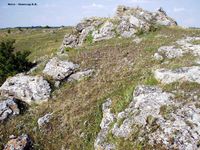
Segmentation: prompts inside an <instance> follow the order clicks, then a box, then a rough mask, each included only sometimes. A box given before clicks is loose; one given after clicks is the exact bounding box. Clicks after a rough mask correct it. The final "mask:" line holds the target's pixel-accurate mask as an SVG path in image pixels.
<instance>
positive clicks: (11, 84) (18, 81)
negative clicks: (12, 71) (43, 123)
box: [0, 74, 51, 103]
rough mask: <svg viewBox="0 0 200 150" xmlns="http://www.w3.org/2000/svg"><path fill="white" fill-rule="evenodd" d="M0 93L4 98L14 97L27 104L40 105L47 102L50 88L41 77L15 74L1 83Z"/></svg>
mask: <svg viewBox="0 0 200 150" xmlns="http://www.w3.org/2000/svg"><path fill="white" fill-rule="evenodd" d="M0 92H1V95H2V96H5V97H9V96H10V97H14V98H17V99H20V100H22V101H25V102H27V103H31V102H36V103H40V102H43V101H46V100H48V98H49V97H50V92H51V88H50V85H49V83H48V82H47V81H46V80H44V79H43V77H41V76H28V75H24V74H17V75H15V76H14V77H10V78H8V79H7V80H6V81H5V82H4V83H3V85H2V86H1V87H0Z"/></svg>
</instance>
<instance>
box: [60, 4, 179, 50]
mask: <svg viewBox="0 0 200 150" xmlns="http://www.w3.org/2000/svg"><path fill="white" fill-rule="evenodd" d="M157 25H164V26H176V25H177V23H176V21H174V20H173V19H172V18H170V17H168V16H167V14H166V12H165V11H164V10H163V9H162V8H160V9H159V10H158V11H157V12H149V11H146V10H143V9H141V8H139V7H138V8H131V7H126V6H119V7H118V8H117V11H116V15H115V16H114V17H112V18H97V17H93V18H88V19H84V20H83V21H81V22H80V23H78V24H77V25H76V27H75V28H74V29H73V32H72V33H71V34H67V35H65V37H64V40H63V43H62V45H61V48H60V49H61V51H62V52H64V50H65V49H66V48H74V47H78V46H81V45H82V44H83V43H84V42H87V41H88V42H96V41H101V40H107V39H111V38H113V37H118V36H120V37H123V38H129V37H133V36H135V35H136V34H137V33H138V32H148V31H151V30H155V28H156V26H157Z"/></svg>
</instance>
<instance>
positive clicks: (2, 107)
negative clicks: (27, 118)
mask: <svg viewBox="0 0 200 150" xmlns="http://www.w3.org/2000/svg"><path fill="white" fill-rule="evenodd" d="M19 113H20V109H19V107H18V104H17V102H16V100H15V99H14V98H8V99H7V100H4V101H2V102H0V121H4V120H5V119H7V118H9V117H11V116H15V115H19Z"/></svg>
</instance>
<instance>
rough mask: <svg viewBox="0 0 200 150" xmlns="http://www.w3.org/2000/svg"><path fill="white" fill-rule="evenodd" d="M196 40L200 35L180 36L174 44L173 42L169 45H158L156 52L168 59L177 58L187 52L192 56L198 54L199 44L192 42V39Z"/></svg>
mask: <svg viewBox="0 0 200 150" xmlns="http://www.w3.org/2000/svg"><path fill="white" fill-rule="evenodd" d="M198 40H200V37H185V38H182V39H180V40H178V41H176V45H175V44H174V45H171V46H162V47H160V48H159V49H158V52H157V54H159V55H162V56H164V57H166V58H168V59H173V58H179V57H182V56H183V55H184V54H188V53H189V54H192V55H194V56H200V44H193V42H194V41H198ZM177 47H178V48H177ZM157 54H155V55H157Z"/></svg>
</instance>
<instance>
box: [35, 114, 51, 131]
mask: <svg viewBox="0 0 200 150" xmlns="http://www.w3.org/2000/svg"><path fill="white" fill-rule="evenodd" d="M52 115H53V114H52V113H48V114H46V115H44V116H43V117H41V118H39V119H38V121H37V122H38V126H39V128H42V127H43V126H45V125H46V124H48V123H49V122H50V120H51V118H52Z"/></svg>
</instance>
